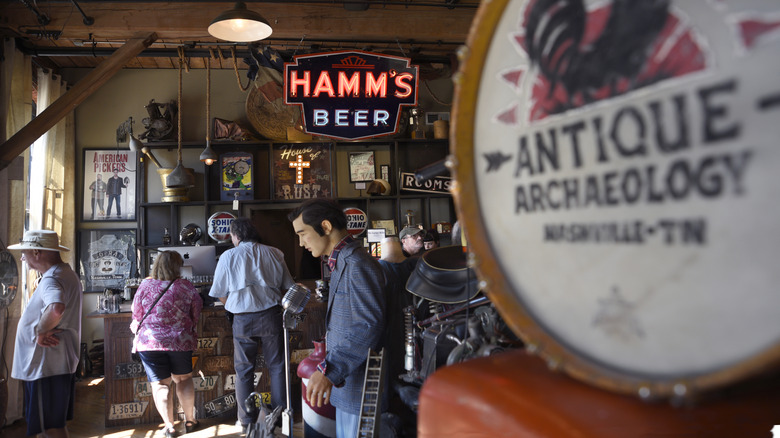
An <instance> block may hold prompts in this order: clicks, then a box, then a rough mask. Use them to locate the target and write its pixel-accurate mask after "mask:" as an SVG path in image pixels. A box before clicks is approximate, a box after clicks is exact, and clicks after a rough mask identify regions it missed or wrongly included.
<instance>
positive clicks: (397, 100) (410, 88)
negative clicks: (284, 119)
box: [284, 51, 419, 140]
mask: <svg viewBox="0 0 780 438" xmlns="http://www.w3.org/2000/svg"><path fill="white" fill-rule="evenodd" d="M410 63H411V60H410V59H409V58H402V57H397V56H388V55H382V54H378V53H369V52H362V51H345V52H330V53H317V54H312V55H303V56H296V57H295V62H292V63H286V64H285V65H284V100H285V103H287V104H288V105H300V106H301V113H302V116H303V117H302V118H303V123H304V130H305V132H306V133H308V134H316V135H323V136H326V137H332V138H336V139H346V140H356V139H361V138H370V137H378V136H383V135H390V134H394V133H395V132H396V131H397V130H398V122H399V119H400V117H401V109H402V106H414V105H416V104H417V89H418V88H417V87H418V76H419V75H418V70H419V69H418V67H417V66H413V65H410Z"/></svg>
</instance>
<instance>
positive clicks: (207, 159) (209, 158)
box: [200, 141, 219, 166]
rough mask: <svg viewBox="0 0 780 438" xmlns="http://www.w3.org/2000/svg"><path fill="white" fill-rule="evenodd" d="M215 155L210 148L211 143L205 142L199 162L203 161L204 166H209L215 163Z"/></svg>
mask: <svg viewBox="0 0 780 438" xmlns="http://www.w3.org/2000/svg"><path fill="white" fill-rule="evenodd" d="M217 158H219V157H217V153H216V152H214V149H212V148H211V142H210V141H207V142H206V148H205V149H203V152H201V153H200V161H203V162H204V163H206V166H211V165H212V164H213V163H214V162H215V161H217Z"/></svg>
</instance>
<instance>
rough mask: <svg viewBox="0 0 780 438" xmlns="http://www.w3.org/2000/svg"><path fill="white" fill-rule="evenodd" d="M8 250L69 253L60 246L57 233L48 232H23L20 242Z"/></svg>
mask: <svg viewBox="0 0 780 438" xmlns="http://www.w3.org/2000/svg"><path fill="white" fill-rule="evenodd" d="M8 249H37V250H39V251H70V248H66V247H64V246H62V245H60V238H59V236H57V233H56V232H54V231H50V230H31V231H25V233H24V237H22V240H21V242H19V243H17V244H16V245H11V246H9V247H8Z"/></svg>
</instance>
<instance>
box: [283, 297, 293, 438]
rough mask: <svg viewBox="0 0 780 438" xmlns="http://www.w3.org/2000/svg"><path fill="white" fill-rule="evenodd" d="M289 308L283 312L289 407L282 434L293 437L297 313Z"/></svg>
mask: <svg viewBox="0 0 780 438" xmlns="http://www.w3.org/2000/svg"><path fill="white" fill-rule="evenodd" d="M288 312H289V309H284V313H283V314H282V321H283V323H282V326H283V327H284V377H285V379H284V382H285V390H286V391H287V392H286V393H287V408H286V409H285V410H284V411H283V412H282V434H283V435H286V436H289V437H290V438H292V437H293V408H292V395H291V394H290V393H291V391H290V387H291V386H292V385H291V383H290V329H293V328H295V326H296V320H295V315H293V314H291V313H288Z"/></svg>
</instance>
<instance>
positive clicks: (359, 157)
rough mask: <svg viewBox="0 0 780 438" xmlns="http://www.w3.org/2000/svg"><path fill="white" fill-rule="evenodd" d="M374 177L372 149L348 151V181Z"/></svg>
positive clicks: (365, 179) (372, 178)
mask: <svg viewBox="0 0 780 438" xmlns="http://www.w3.org/2000/svg"><path fill="white" fill-rule="evenodd" d="M375 179H376V166H375V165H374V151H366V152H350V153H349V182H367V181H373V180H375Z"/></svg>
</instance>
